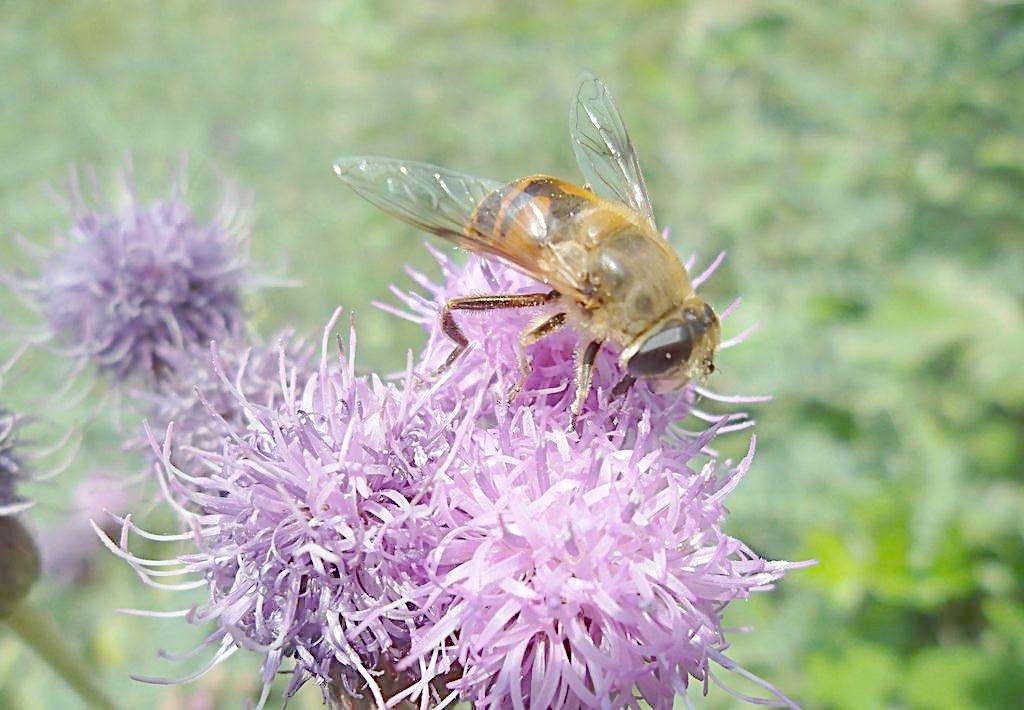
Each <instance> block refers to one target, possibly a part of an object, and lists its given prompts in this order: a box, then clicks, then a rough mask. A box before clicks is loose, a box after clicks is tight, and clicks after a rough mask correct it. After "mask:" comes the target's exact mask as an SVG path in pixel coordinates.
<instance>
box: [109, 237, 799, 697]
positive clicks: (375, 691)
mask: <svg viewBox="0 0 1024 710" xmlns="http://www.w3.org/2000/svg"><path fill="white" fill-rule="evenodd" d="M441 259H442V266H443V268H444V273H445V283H444V284H443V285H434V284H431V283H430V282H429V281H427V280H426V279H425V278H423V277H421V276H419V275H414V277H415V278H417V280H419V281H420V283H421V285H423V286H424V287H426V288H427V289H428V290H429V291H430V294H431V295H430V296H429V297H423V296H419V295H415V294H413V295H404V294H403V295H402V298H403V300H404V301H405V303H406V304H407V305H408V306H409V308H410V312H407V313H403V315H404V316H405V317H408V318H411V319H413V320H416V321H419V322H422V323H423V324H424V325H425V326H427V327H428V328H429V329H430V342H429V344H428V346H427V348H426V350H425V351H424V353H423V356H422V357H421V358H420V360H419V361H416V362H415V363H414V361H413V359H412V358H411V357H410V359H409V361H408V365H407V368H406V371H405V374H404V377H403V379H402V380H401V381H400V382H391V383H385V382H382V381H381V380H380V379H378V378H377V377H376V376H368V377H359V376H356V374H355V369H354V364H353V363H354V342H355V336H354V335H352V336H351V343H352V345H351V346H350V347H349V348H348V354H347V357H346V356H342V357H341V358H340V359H339V361H338V362H337V363H335V364H333V365H331V366H329V365H328V358H327V355H326V353H327V342H328V337H327V332H329V331H330V330H331V329H332V327H333V323H334V321H332V323H331V324H329V325H328V329H327V331H326V332H325V336H324V341H323V346H322V354H321V360H320V364H319V368H318V369H317V371H316V372H314V373H312V374H311V375H310V376H308V377H305V378H304V377H302V375H301V373H300V371H299V369H298V368H296V367H294V366H290V365H289V364H288V362H287V358H286V357H285V356H284V355H283V354H282V355H281V357H280V363H281V364H280V366H279V372H280V377H279V380H280V382H279V392H280V399H279V400H278V401H277V402H272V403H271V405H270V406H269V407H267V406H261V405H260V404H259V403H257V402H253V401H250V400H249V398H248V397H247V395H246V393H244V392H243V391H240V389H239V387H237V386H236V384H235V380H236V379H237V378H236V377H234V376H233V375H234V373H230V372H224V370H223V365H222V364H220V362H219V361H216V363H217V364H216V366H215V371H216V372H217V374H218V376H219V381H220V385H221V387H222V388H223V392H224V393H228V394H230V395H231V396H232V397H233V398H234V402H235V406H238V407H241V408H242V409H243V410H244V412H245V416H244V417H243V418H242V419H240V420H237V421H235V422H232V423H230V424H229V423H228V422H222V426H224V427H225V428H224V431H225V432H227V435H226V437H225V438H223V439H222V440H220V441H218V442H216V445H211V444H209V443H207V444H204V445H203V447H198V446H197V447H195V449H194V455H195V456H196V457H197V458H198V459H200V460H201V461H202V462H203V464H204V465H205V466H206V467H207V469H208V471H207V473H206V474H205V475H203V476H201V477H200V476H190V475H189V474H188V473H187V472H185V471H182V470H180V468H179V467H178V466H176V465H175V463H174V462H173V461H172V453H171V452H172V450H173V444H172V442H173V440H174V436H175V434H174V430H175V427H173V426H172V427H170V429H169V431H168V432H167V436H166V438H165V439H164V442H163V444H162V445H158V444H157V442H156V441H155V440H154V442H153V445H154V447H155V448H158V449H159V450H160V453H161V459H162V463H163V465H162V469H161V480H162V485H163V489H164V493H165V496H166V498H167V500H168V501H169V503H170V505H171V506H172V507H174V508H175V509H176V510H177V512H178V513H179V514H180V515H181V517H182V519H183V521H184V523H185V526H186V529H187V531H186V532H185V533H183V534H181V535H168V536H161V535H153V534H151V533H148V532H145V531H142V530H140V529H139V528H137V527H136V526H135V524H134V523H133V522H132V520H131V518H130V516H129V517H127V518H124V519H122V520H121V523H122V531H121V538H120V541H119V543H115V542H113V541H112V540H109V539H107V538H105V537H104V540H105V541H106V542H107V544H108V547H110V548H111V549H112V550H113V551H114V552H115V553H116V554H118V555H119V556H121V557H122V558H124V559H125V560H127V561H128V562H129V564H131V565H132V566H133V567H134V568H135V569H136V570H137V571H138V572H139V574H140V575H141V576H142V577H143V579H145V580H146V581H147V582H148V583H150V584H152V585H154V586H157V587H167V588H171V589H183V588H189V589H192V588H196V587H205V588H206V590H207V592H208V593H209V599H208V601H206V602H205V603H203V604H202V605H200V606H199V607H196V608H194V609H184V610H181V611H179V612H133V613H140V614H147V613H151V614H153V615H156V616H164V615H180V616H184V617H186V618H187V619H188V620H189V621H190V622H192V623H202V622H206V621H213V622H215V623H216V624H217V628H216V630H215V631H214V632H213V633H212V634H211V635H210V636H209V638H208V643H209V644H216V645H217V651H216V652H215V654H214V656H213V658H212V660H211V661H210V663H209V664H208V665H207V667H206V668H207V669H208V668H212V667H214V666H215V665H216V664H217V663H219V662H220V661H222V660H224V659H225V658H227V657H228V656H230V655H231V654H233V653H234V652H235V651H236V650H237V649H238V648H245V649H250V650H254V651H257V652H259V653H261V654H263V655H264V663H263V680H264V682H265V684H266V685H265V687H264V691H263V694H262V698H261V702H262V701H263V700H265V699H266V697H267V693H268V691H269V684H270V682H271V681H272V679H273V678H274V676H275V674H276V673H277V672H278V671H279V669H280V668H281V666H282V663H283V661H284V659H285V658H286V657H290V658H292V659H294V662H295V666H294V669H295V670H294V675H293V680H292V683H291V684H290V685H289V688H288V690H287V693H288V694H291V693H293V692H294V691H295V690H296V689H297V688H298V686H299V685H300V684H301V683H302V682H303V681H304V680H306V679H307V678H309V677H313V678H315V679H316V681H317V682H318V683H320V684H321V685H323V686H325V695H328V696H330V697H335V698H336V697H338V695H339V688H341V689H343V690H344V693H343V694H344V695H346V696H347V697H350V698H351V697H361V698H362V699H363V702H364V704H365V703H367V702H372V704H373V705H375V706H378V707H384V706H385V705H387V706H391V707H395V706H398V705H401V704H404V703H414V704H423V703H426V704H428V705H432V704H437V705H438V706H444V705H447V704H448V703H450V702H451V701H453V700H455V699H456V698H461V699H464V700H469V701H472V702H474V703H475V704H476V706H478V707H527V706H529V707H546V706H552V707H581V706H585V707H622V706H626V707H639V706H640V702H641V701H645V702H646V703H648V704H649V705H651V706H653V707H655V708H669V707H671V706H672V704H673V701H674V698H675V697H676V696H677V695H682V694H685V692H686V690H687V688H688V687H689V684H690V682H691V681H692V680H696V681H698V682H699V683H700V684H702V685H703V687H704V688H705V689H706V687H707V685H708V683H709V682H710V681H712V680H718V679H717V678H716V677H715V676H714V674H713V671H712V664H715V665H717V666H719V667H722V668H725V669H728V670H730V671H732V672H734V673H738V674H739V675H741V676H743V677H744V678H747V679H748V680H751V681H753V682H754V683H756V684H758V685H760V686H761V687H762V688H763V689H764V690H766V691H767V692H768V694H769V696H770V697H768V698H760V699H759V698H747V699H749V700H752V701H754V702H762V703H768V704H781V705H792V702H791V701H790V700H789V699H788V698H786V697H785V696H784V695H782V694H781V693H780V692H779V691H777V690H776V689H775V688H774V687H772V686H771V685H769V684H768V683H767V682H765V681H762V680H760V679H757V678H756V677H754V676H752V675H751V674H749V673H747V672H746V671H745V670H743V669H742V668H740V667H738V666H737V665H736V664H735V663H734V662H733V661H731V660H730V659H729V658H728V657H727V656H726V655H725V649H726V648H727V643H726V641H725V638H724V635H723V629H722V622H721V614H722V611H723V609H724V608H725V606H726V605H727V604H728V603H729V602H730V601H732V600H733V599H742V598H746V597H747V596H748V595H749V594H750V593H751V592H754V591H760V590H765V589H770V588H771V585H772V583H773V582H774V581H776V580H778V579H779V578H780V577H782V576H783V574H784V573H785V572H787V571H788V570H790V569H793V568H795V567H798V566H801V565H802V564H805V563H795V564H794V563H787V562H771V561H768V560H764V559H762V558H760V557H759V556H758V555H756V554H755V553H753V552H752V551H751V550H750V549H749V548H748V547H747V546H746V545H744V544H743V543H742V542H740V541H739V540H737V539H735V538H732V537H730V536H728V535H726V534H725V533H724V532H723V531H722V524H723V521H724V518H725V514H726V509H725V508H724V498H725V497H726V496H727V495H728V493H729V492H730V491H731V490H733V489H734V488H735V486H736V485H738V483H739V481H740V479H741V478H742V476H743V475H744V474H745V473H746V472H747V470H748V469H749V467H750V465H751V461H752V457H753V441H752V442H751V446H750V450H749V452H748V454H747V456H746V457H744V459H743V460H742V461H741V462H739V463H738V464H732V463H731V462H729V461H724V462H718V460H717V459H716V457H715V455H714V452H713V450H712V449H711V448H710V447H709V444H710V442H711V440H712V439H713V438H714V437H715V436H717V435H719V434H722V433H723V432H725V431H728V430H730V429H739V428H745V427H747V426H749V425H750V422H749V420H748V419H746V417H745V415H743V414H742V413H740V414H737V415H732V416H729V415H726V416H722V415H713V414H711V413H705V412H702V411H701V410H698V409H696V408H695V406H694V405H695V403H696V400H697V397H698V396H699V395H703V396H709V395H712V394H713V393H710V392H707V391H706V390H703V389H699V388H696V387H692V386H691V387H689V388H687V389H686V390H684V391H683V392H682V393H678V394H676V395H674V396H673V395H655V394H653V393H651V392H650V391H649V390H647V389H646V388H645V387H634V388H633V390H632V391H631V392H630V393H628V395H626V396H625V397H622V398H620V400H619V401H617V402H615V403H614V404H609V403H608V402H607V401H606V399H607V397H608V393H609V391H610V389H611V387H612V386H613V384H614V383H615V382H617V381H618V379H619V377H620V374H621V373H619V372H617V371H616V365H615V362H614V359H613V358H611V357H608V358H606V359H603V360H600V361H599V363H598V367H597V370H596V373H595V385H596V387H595V393H594V394H593V395H592V396H591V398H590V399H589V401H588V402H587V405H586V407H585V410H584V413H583V415H582V416H581V417H580V420H579V422H580V427H579V429H580V433H579V434H578V435H577V434H576V433H568V432H567V431H566V427H567V422H568V412H567V410H568V402H569V398H570V397H572V394H573V393H572V392H571V381H572V363H573V360H572V348H573V345H574V343H573V341H572V336H571V334H565V335H563V334H558V335H557V336H553V337H551V338H547V339H545V340H543V341H541V342H540V343H538V344H537V345H536V346H534V347H533V348H531V357H532V358H533V359H534V363H535V370H534V374H533V376H532V377H531V378H530V380H529V381H528V383H527V388H526V390H525V391H524V393H523V395H522V396H521V397H520V398H518V399H517V400H516V401H515V402H513V403H512V404H511V406H506V405H505V404H504V403H502V402H501V400H502V399H503V397H504V394H505V393H506V392H507V389H508V387H509V386H510V385H511V383H512V382H514V381H515V380H514V378H515V377H516V374H517V365H516V355H515V351H514V347H513V346H512V345H510V344H511V343H515V342H516V339H515V338H514V337H513V336H514V335H515V334H517V333H518V332H519V330H520V329H521V327H522V325H523V323H524V319H528V318H529V317H530V314H522V313H515V312H508V311H506V312H500V311H499V312H495V313H493V314H489V317H488V318H486V319H478V320H475V319H472V318H465V319H462V321H461V324H462V325H463V328H464V330H465V331H466V333H467V335H469V336H470V338H471V340H472V339H473V336H474V335H481V336H486V337H482V338H481V339H479V340H477V341H475V346H474V347H473V348H472V349H471V350H469V351H467V353H466V354H465V355H464V356H463V358H461V359H460V360H459V362H458V363H457V364H456V365H455V366H454V367H453V368H451V369H450V370H449V371H448V372H446V373H445V374H444V375H442V376H441V377H439V378H437V379H436V380H432V381H423V380H421V379H420V378H418V377H416V376H415V375H414V374H413V373H414V371H415V372H425V371H429V370H430V369H431V368H433V367H434V366H435V365H436V364H438V363H439V362H440V361H441V360H443V358H444V357H446V356H447V352H448V351H447V347H446V346H447V343H445V342H444V341H443V340H442V337H443V336H442V334H441V333H440V332H439V328H438V322H437V314H438V309H439V307H440V305H441V304H443V302H444V300H445V299H446V298H447V296H448V294H455V293H459V294H464V293H472V292H483V291H495V292H496V291H506V290H516V289H525V288H529V287H530V283H531V282H530V281H529V279H527V278H526V277H524V276H520V275H519V274H517V273H516V272H514V271H512V270H511V269H507V268H505V267H502V266H500V265H494V264H488V263H487V262H485V261H483V260H480V259H476V258H471V259H470V260H469V262H468V264H467V265H466V266H465V267H457V266H455V265H453V264H452V263H451V262H449V261H447V260H446V259H444V258H443V257H441ZM717 263H718V261H716V262H715V264H713V265H712V268H713V267H714V266H715V265H717ZM534 287H535V286H534ZM392 310H393V309H392ZM731 310H732V308H731V307H730V308H728V309H725V312H724V315H726V316H727V315H728V313H729V312H730V311H731ZM336 317H337V316H336ZM740 339H741V338H740ZM736 341H737V339H733V341H732V342H736ZM203 399H204V400H205V401H206V402H207V403H210V402H211V398H210V397H209V396H204V397H203ZM272 399H275V398H272ZM719 399H721V400H723V401H726V402H732V401H746V400H747V399H753V400H757V399H759V398H731V397H719ZM268 401H269V400H268ZM217 409H218V407H217V406H216V405H212V404H208V406H207V407H206V416H207V417H209V418H211V419H213V420H219V416H218V413H217ZM688 416H694V417H697V418H701V417H703V418H705V419H709V420H711V421H713V425H712V426H711V427H708V428H703V427H702V430H701V431H699V432H697V431H687V430H683V429H680V428H679V427H678V422H679V421H680V420H682V419H683V418H686V417H688ZM133 533H134V534H138V535H141V536H143V537H146V538H150V539H156V540H163V541H168V542H183V541H187V542H189V543H191V544H192V545H194V546H195V549H194V550H193V551H191V552H189V553H188V554H185V555H182V556H180V557H177V558H175V559H172V560H151V559H143V558H140V557H137V556H135V555H134V554H132V553H131V552H130V550H129V541H130V540H129V539H130V537H131V535H132V534H133ZM189 573H194V574H197V575H199V577H200V579H197V580H195V581H194V582H184V583H181V584H171V585H164V584H162V583H161V582H160V581H159V579H160V578H161V577H164V576H174V575H179V574H189ZM202 672H203V671H200V673H197V674H193V675H191V676H189V678H193V677H196V676H197V675H199V674H201V673H202ZM396 673H397V675H396Z"/></svg>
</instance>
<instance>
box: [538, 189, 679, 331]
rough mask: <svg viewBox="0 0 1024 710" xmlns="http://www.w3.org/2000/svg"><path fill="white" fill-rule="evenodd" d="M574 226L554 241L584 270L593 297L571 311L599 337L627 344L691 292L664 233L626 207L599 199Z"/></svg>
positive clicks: (587, 294) (586, 283)
mask: <svg viewBox="0 0 1024 710" xmlns="http://www.w3.org/2000/svg"><path fill="white" fill-rule="evenodd" d="M570 229H571V230H572V231H573V232H574V233H573V234H572V238H570V239H566V240H564V241H562V242H561V244H558V245H554V246H555V248H556V249H558V248H561V249H562V251H563V254H564V256H565V257H566V258H567V260H571V261H572V262H574V263H576V264H578V268H579V270H580V272H581V273H582V274H583V278H582V279H581V281H582V283H583V284H584V286H585V291H586V293H585V295H586V296H587V297H588V301H587V302H586V303H580V304H577V308H576V309H575V311H576V312H575V313H572V314H571V315H572V317H573V320H577V321H579V324H580V325H581V326H583V327H585V328H586V329H587V330H588V331H589V332H590V333H591V334H592V335H593V336H594V337H596V338H600V339H603V340H610V341H612V342H616V343H618V344H620V345H623V346H625V345H627V344H628V343H629V342H631V341H632V340H633V339H634V338H636V337H637V336H638V335H639V334H641V333H643V332H644V331H646V330H647V329H648V328H650V327H651V325H652V324H654V323H655V322H657V321H658V320H659V319H660V318H662V317H663V316H664V315H665V314H666V313H668V312H670V311H672V310H675V309H678V308H679V307H680V305H681V304H682V303H683V301H684V300H685V299H686V297H687V296H689V295H690V294H691V293H692V290H693V289H692V288H691V286H690V281H689V278H688V276H687V274H686V270H685V269H684V268H683V266H682V264H681V263H680V262H679V258H678V257H677V256H676V254H675V252H674V251H673V250H672V249H671V247H669V245H668V243H667V242H666V241H665V239H664V238H663V237H662V236H661V235H660V234H658V233H657V232H655V231H654V230H653V229H652V228H650V227H648V226H647V225H646V224H642V223H638V221H637V220H636V219H635V218H634V216H633V215H631V214H629V213H628V212H626V211H625V210H620V209H616V208H615V207H614V206H612V205H608V204H607V203H605V204H603V205H602V204H599V205H595V206H594V208H592V209H590V210H587V211H585V212H582V213H580V214H579V215H577V219H576V220H574V224H573V225H572V226H571V227H570ZM567 236H569V235H567Z"/></svg>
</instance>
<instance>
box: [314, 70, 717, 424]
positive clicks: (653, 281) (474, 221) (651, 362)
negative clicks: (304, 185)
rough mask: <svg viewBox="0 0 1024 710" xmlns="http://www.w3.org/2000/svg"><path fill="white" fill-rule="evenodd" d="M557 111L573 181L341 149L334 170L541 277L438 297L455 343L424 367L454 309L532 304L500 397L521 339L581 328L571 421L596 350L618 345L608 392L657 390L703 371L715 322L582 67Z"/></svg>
mask: <svg viewBox="0 0 1024 710" xmlns="http://www.w3.org/2000/svg"><path fill="white" fill-rule="evenodd" d="M569 119H570V121H569V122H570V138H571V140H572V147H573V151H574V153H575V155H576V161H577V163H578V164H579V167H580V170H581V171H582V172H583V176H584V178H585V183H584V184H583V185H576V184H573V183H571V182H567V181H565V180H561V179H559V178H556V177H552V176H550V175H531V176H529V177H524V178H520V179H518V180H513V181H512V182H508V183H501V182H496V181H494V180H485V179H481V178H476V177H471V176H469V175H463V174H460V173H457V172H453V171H451V170H447V169H444V168H439V167H436V166H433V165H427V164H425V163H416V162H408V161H402V160H393V159H390V158H375V157H345V158H341V159H339V160H338V161H337V162H335V164H334V171H335V172H336V173H337V175H338V177H339V178H341V180H342V181H343V182H344V183H345V184H346V185H348V186H349V187H351V188H352V189H353V190H355V191H356V192H357V193H358V194H359V195H361V196H362V197H364V198H365V199H366V200H368V201H369V202H371V203H372V204H374V205H376V206H377V207H379V208H380V209H382V210H384V211H385V212H388V213H389V214H391V215H393V216H395V217H397V218H399V219H401V220H403V221H405V222H407V223H409V224H411V225H413V226H415V227H417V228H419V229H422V230H424V231H426V232H430V233H432V234H435V235H437V236H439V237H442V238H444V239H447V240H449V241H451V242H454V243H455V244H456V245H458V246H460V247H462V248H464V249H467V250H468V251H470V252H474V253H477V254H480V255H483V256H486V257H491V258H495V259H498V260H500V261H502V262H504V263H506V264H508V265H510V266H512V267H513V268H516V269H518V270H519V271H521V272H523V273H525V274H526V275H528V276H530V277H532V278H533V279H535V280H537V281H539V282H540V283H542V284H544V286H545V287H546V288H542V289H538V291H537V292H536V293H526V294H493V295H482V296H466V297H462V298H453V299H451V300H449V301H448V302H447V303H446V304H445V306H444V308H443V310H442V313H441V328H442V330H443V332H444V333H445V334H446V335H447V336H448V338H449V339H450V340H451V341H452V342H453V344H454V348H453V350H452V352H451V354H450V355H449V356H448V359H447V360H446V361H445V363H444V364H443V365H442V366H441V367H440V368H438V370H437V373H441V372H443V371H444V370H446V369H447V368H448V367H450V366H451V365H452V363H454V362H455V361H456V360H457V359H458V357H459V356H460V355H461V354H462V353H463V352H464V351H465V350H466V348H467V347H468V346H469V341H468V339H467V338H466V336H465V335H464V334H463V332H462V329H461V328H460V327H459V324H458V322H457V321H456V319H455V317H454V314H455V312H456V311H487V310H492V309H497V308H534V307H539V306H544V307H546V308H547V312H546V315H545V316H544V317H543V318H542V319H541V320H539V321H536V322H534V323H533V324H531V325H530V326H529V327H528V328H527V329H526V330H524V331H523V332H522V334H521V335H520V336H519V369H520V376H519V380H518V382H517V383H516V385H515V387H514V388H513V389H512V391H511V393H510V394H509V401H511V400H512V399H514V398H515V397H516V396H517V395H518V394H519V392H520V391H521V389H522V387H523V384H524V383H525V381H526V379H527V377H528V376H529V374H530V372H531V363H530V360H529V358H528V356H527V354H526V348H527V347H528V346H530V345H531V344H533V343H535V342H537V341H538V340H540V339H541V338H544V337H545V336H547V335H550V334H551V333H554V332H555V331H557V330H560V329H562V328H564V327H566V326H572V327H574V328H575V329H576V330H577V331H578V332H580V333H581V334H582V335H583V337H582V339H581V340H580V343H579V345H578V346H577V357H576V365H575V384H576V396H575V399H574V401H573V404H572V406H571V426H572V427H575V424H576V419H577V417H578V416H579V414H580V412H581V410H582V408H583V403H584V401H585V400H586V397H587V394H588V393H589V390H590V385H591V374H592V371H593V366H594V361H595V359H596V357H597V354H598V352H599V351H600V349H601V348H602V347H606V346H612V347H617V348H618V349H619V354H618V362H619V365H620V368H621V369H622V370H623V371H624V373H625V375H624V376H623V378H622V379H621V380H620V381H619V383H618V384H617V385H616V386H615V388H614V389H613V396H618V395H620V394H622V393H624V392H625V391H627V390H628V389H629V387H630V386H632V385H633V383H634V382H635V381H636V380H638V379H640V380H643V381H645V382H647V383H648V384H649V385H650V386H651V387H652V389H654V390H655V391H657V392H668V391H672V390H677V389H680V388H682V387H683V386H684V385H686V383H688V382H690V381H691V380H693V379H695V378H700V379H703V378H704V377H706V376H707V375H709V374H710V373H712V372H713V371H714V369H715V365H714V355H715V350H716V349H717V348H718V346H719V343H720V337H721V329H720V325H719V320H718V316H717V315H716V314H715V311H714V309H712V308H711V306H710V305H708V304H707V303H706V302H705V301H704V300H703V299H702V298H701V297H700V296H698V295H697V294H696V293H695V291H694V288H693V286H692V285H691V283H690V278H689V275H688V274H687V272H686V269H685V268H684V267H683V265H682V263H681V262H680V261H679V257H678V256H677V255H676V253H675V252H674V251H673V250H672V248H671V247H670V246H669V244H668V242H667V241H666V240H665V238H664V237H663V236H662V234H661V233H660V232H659V230H658V227H657V225H656V223H655V220H654V211H653V209H652V207H651V200H650V198H649V197H648V194H647V186H646V184H645V182H644V177H643V173H642V172H641V171H640V163H639V161H638V160H637V156H636V152H635V151H634V149H633V144H632V141H631V140H630V138H629V134H628V133H627V131H626V126H625V124H624V123H623V120H622V117H621V116H620V114H619V110H618V108H617V106H616V104H615V101H614V99H613V98H612V95H611V92H609V91H608V88H607V87H606V86H605V85H604V83H603V82H601V81H600V80H599V79H598V78H596V77H594V76H592V75H590V74H585V75H584V76H583V77H582V78H581V79H580V82H579V85H578V87H577V90H576V93H575V96H574V98H573V101H572V103H571V106H570V111H569Z"/></svg>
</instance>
